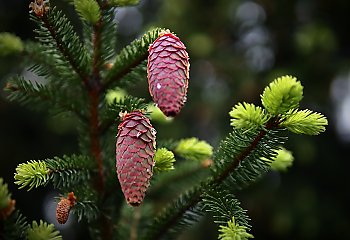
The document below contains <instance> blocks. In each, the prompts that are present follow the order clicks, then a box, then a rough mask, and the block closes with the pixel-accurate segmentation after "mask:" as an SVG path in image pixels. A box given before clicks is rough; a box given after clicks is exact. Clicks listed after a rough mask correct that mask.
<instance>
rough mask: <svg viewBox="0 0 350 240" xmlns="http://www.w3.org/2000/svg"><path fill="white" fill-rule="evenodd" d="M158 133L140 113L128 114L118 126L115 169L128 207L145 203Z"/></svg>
mask: <svg viewBox="0 0 350 240" xmlns="http://www.w3.org/2000/svg"><path fill="white" fill-rule="evenodd" d="M155 140H156V131H155V130H154V128H153V127H152V125H151V123H150V121H149V119H148V118H147V117H145V116H144V115H143V113H142V112H140V111H134V112H131V113H127V114H125V115H124V116H123V120H122V122H121V123H120V124H119V126H118V135H117V144H116V162H117V163H116V170H117V174H118V179H119V182H120V185H121V188H122V191H123V193H124V196H125V199H126V201H127V202H128V204H130V205H132V206H138V205H140V204H141V203H142V201H143V199H144V197H145V193H146V190H147V188H148V186H149V183H150V180H151V177H152V175H153V166H154V160H153V157H154V152H155V144H156V143H155Z"/></svg>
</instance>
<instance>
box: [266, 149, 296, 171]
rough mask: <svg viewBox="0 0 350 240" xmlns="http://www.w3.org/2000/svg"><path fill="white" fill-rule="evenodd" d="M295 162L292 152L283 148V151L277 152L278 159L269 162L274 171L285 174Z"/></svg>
mask: <svg viewBox="0 0 350 240" xmlns="http://www.w3.org/2000/svg"><path fill="white" fill-rule="evenodd" d="M293 160H294V157H293V155H292V152H291V151H288V150H287V149H285V148H284V147H281V149H279V150H277V155H276V157H275V158H274V159H272V161H269V162H270V166H271V169H272V170H275V171H280V172H285V171H287V168H288V167H290V166H291V165H292V164H293Z"/></svg>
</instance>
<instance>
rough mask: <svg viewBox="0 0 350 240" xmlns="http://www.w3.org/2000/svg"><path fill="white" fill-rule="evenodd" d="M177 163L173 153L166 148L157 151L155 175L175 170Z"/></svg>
mask: <svg viewBox="0 0 350 240" xmlns="http://www.w3.org/2000/svg"><path fill="white" fill-rule="evenodd" d="M175 161H176V160H175V157H174V153H173V152H171V151H169V150H167V149H166V148H159V149H157V151H156V153H155V155H154V162H155V166H154V171H155V173H157V172H165V171H170V170H174V162H175Z"/></svg>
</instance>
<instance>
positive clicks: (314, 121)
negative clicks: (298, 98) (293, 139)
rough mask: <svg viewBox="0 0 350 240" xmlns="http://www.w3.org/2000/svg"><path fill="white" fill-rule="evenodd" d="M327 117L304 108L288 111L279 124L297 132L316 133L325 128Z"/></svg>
mask: <svg viewBox="0 0 350 240" xmlns="http://www.w3.org/2000/svg"><path fill="white" fill-rule="evenodd" d="M326 125H328V121H327V118H326V117H325V116H323V115H322V114H320V113H317V112H312V111H310V110H308V109H306V110H300V111H298V110H294V111H290V112H289V113H288V114H286V115H285V117H284V118H283V119H282V123H281V124H280V126H282V127H285V128H287V129H288V130H289V131H291V132H294V133H297V134H306V135H318V134H320V133H321V132H324V131H325V130H326V127H325V126H326Z"/></svg>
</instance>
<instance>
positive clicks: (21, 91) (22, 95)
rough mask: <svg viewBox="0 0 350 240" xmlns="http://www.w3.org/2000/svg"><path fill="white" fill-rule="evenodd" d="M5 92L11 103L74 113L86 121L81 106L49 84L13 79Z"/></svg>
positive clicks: (19, 78)
mask: <svg viewBox="0 0 350 240" xmlns="http://www.w3.org/2000/svg"><path fill="white" fill-rule="evenodd" d="M5 91H7V92H8V93H9V94H8V96H7V98H8V99H9V100H10V101H16V102H19V103H21V104H23V105H28V106H30V107H32V108H48V107H50V111H53V110H55V111H56V113H58V112H65V111H68V112H72V113H73V114H75V115H76V116H77V117H79V118H80V119H82V120H86V119H87V117H86V116H85V111H84V108H80V104H76V103H75V102H74V101H70V100H69V99H67V97H66V96H62V94H60V93H59V92H57V91H55V90H53V89H52V88H51V86H50V85H49V84H46V85H43V84H40V83H37V82H31V81H29V80H25V79H24V78H23V77H20V76H17V77H13V78H11V79H10V80H9V81H8V82H7V84H6V86H5Z"/></svg>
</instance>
